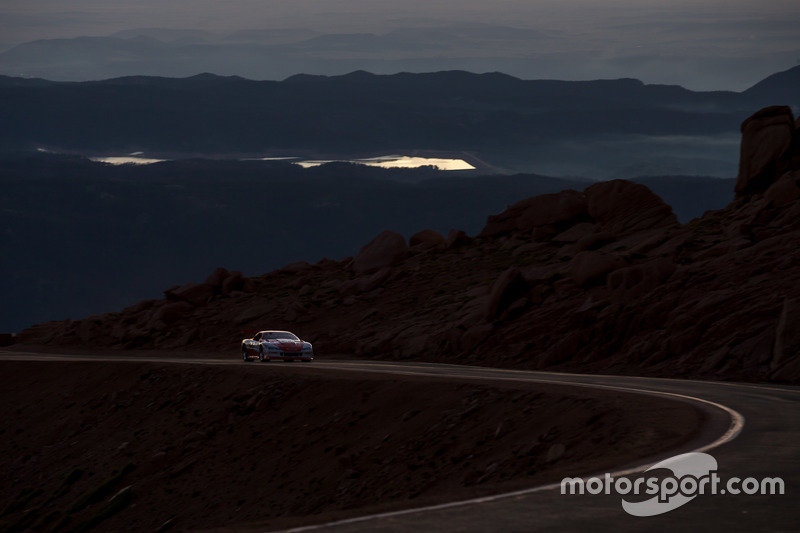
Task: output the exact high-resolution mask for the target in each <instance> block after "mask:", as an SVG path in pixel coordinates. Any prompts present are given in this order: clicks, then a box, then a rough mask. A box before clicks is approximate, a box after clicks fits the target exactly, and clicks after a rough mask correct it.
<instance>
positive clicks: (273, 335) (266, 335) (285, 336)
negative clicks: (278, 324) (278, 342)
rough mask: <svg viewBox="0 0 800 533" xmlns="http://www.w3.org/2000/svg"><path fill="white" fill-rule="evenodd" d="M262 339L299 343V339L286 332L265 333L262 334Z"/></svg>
mask: <svg viewBox="0 0 800 533" xmlns="http://www.w3.org/2000/svg"><path fill="white" fill-rule="evenodd" d="M261 338H262V339H289V340H293V341H299V340H300V339H298V338H297V336H296V335H294V334H292V333H289V332H287V331H267V332H264V335H262V336H261Z"/></svg>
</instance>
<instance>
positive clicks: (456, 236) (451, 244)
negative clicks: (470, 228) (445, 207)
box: [445, 229, 472, 250]
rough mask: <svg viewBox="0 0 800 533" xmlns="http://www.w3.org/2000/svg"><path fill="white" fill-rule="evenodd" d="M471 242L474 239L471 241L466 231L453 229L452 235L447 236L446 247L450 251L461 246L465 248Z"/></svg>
mask: <svg viewBox="0 0 800 533" xmlns="http://www.w3.org/2000/svg"><path fill="white" fill-rule="evenodd" d="M471 242H472V239H470V238H469V237H468V236H467V234H466V233H464V231H462V230H460V229H451V230H450V233H448V234H447V239H446V240H445V247H446V248H447V249H448V250H450V249H451V248H458V247H459V246H464V245H467V244H470V243H471Z"/></svg>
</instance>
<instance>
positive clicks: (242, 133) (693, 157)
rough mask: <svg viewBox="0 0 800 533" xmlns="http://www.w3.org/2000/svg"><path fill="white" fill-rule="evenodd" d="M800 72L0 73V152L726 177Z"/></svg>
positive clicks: (788, 99)
mask: <svg viewBox="0 0 800 533" xmlns="http://www.w3.org/2000/svg"><path fill="white" fill-rule="evenodd" d="M151 44H152V45H153V46H157V45H156V44H153V43H151ZM799 78H800V67H795V68H793V69H791V70H788V71H786V72H782V73H780V74H776V75H774V76H771V77H769V78H767V79H765V80H764V81H762V82H760V83H759V84H757V85H756V86H754V87H753V88H751V89H749V90H747V91H744V92H741V93H735V92H693V91H689V90H687V89H684V88H681V87H678V86H666V85H645V84H644V83H642V82H640V81H638V80H633V79H620V80H599V81H587V82H566V81H551V80H534V81H527V80H520V79H518V78H514V77H512V76H507V75H504V74H499V73H493V74H471V73H468V72H462V71H448V72H436V73H430V74H395V75H385V76H379V75H373V74H370V73H367V72H364V71H356V72H353V73H351V74H348V75H344V76H333V77H326V76H311V75H296V76H292V77H290V78H288V79H286V80H284V81H282V82H271V81H251V80H246V79H242V78H238V77H223V76H216V75H211V74H203V75H197V76H192V77H189V78H180V79H178V78H158V77H146V76H136V77H124V78H116V79H109V80H104V81H95V82H81V83H70V82H52V81H45V80H40V79H25V78H14V77H0V116H2V117H3V121H2V122H1V123H0V152H3V153H11V152H20V151H33V150H36V149H49V150H55V151H59V150H61V151H64V150H67V151H73V152H79V153H84V154H93V153H104V154H115V153H116V154H122V153H129V152H135V151H141V152H148V153H160V154H173V155H175V154H178V155H183V156H185V155H186V154H204V155H209V154H222V155H231V154H249V155H258V156H300V155H310V156H315V157H316V156H333V157H336V158H341V157H343V156H352V155H386V154H387V153H404V152H405V153H410V152H415V151H420V150H421V151H435V152H449V153H465V152H466V153H470V154H472V155H473V156H474V157H475V158H477V159H478V160H480V161H483V162H485V163H486V166H485V168H484V169H483V170H491V171H493V172H503V171H506V172H535V173H540V174H547V175H559V176H585V177H589V178H597V179H606V178H617V177H626V178H629V177H635V176H639V175H665V174H667V175H711V176H720V177H732V176H733V175H734V174H735V172H736V161H737V157H738V152H737V151H738V135H739V131H738V129H739V124H740V123H741V121H742V120H744V119H745V118H746V117H747V116H748V115H749V114H750V113H752V112H753V110H755V109H758V108H760V107H763V106H766V105H771V104H786V105H792V106H800V89H799V88H800V82H798V79H799Z"/></svg>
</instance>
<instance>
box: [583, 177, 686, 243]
mask: <svg viewBox="0 0 800 533" xmlns="http://www.w3.org/2000/svg"><path fill="white" fill-rule="evenodd" d="M585 192H586V202H587V205H588V211H589V216H591V217H592V218H593V219H594V220H595V221H596V222H597V223H598V225H600V226H601V228H602V229H603V230H605V231H608V232H611V233H613V234H614V235H625V234H629V233H633V232H636V231H641V230H646V229H651V228H657V227H665V226H672V225H675V224H677V223H678V219H677V218H676V217H675V214H674V213H673V212H672V208H671V207H670V206H668V205H667V204H666V203H664V200H662V199H661V198H659V197H658V196H657V195H656V194H655V193H654V192H653V191H651V190H650V189H648V188H647V187H646V186H644V185H642V184H640V183H634V182H632V181H627V180H611V181H604V182H600V183H596V184H594V185H592V186H590V187H588V188H587V189H586V191H585Z"/></svg>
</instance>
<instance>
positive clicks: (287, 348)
mask: <svg viewBox="0 0 800 533" xmlns="http://www.w3.org/2000/svg"><path fill="white" fill-rule="evenodd" d="M264 342H265V343H267V344H269V345H270V346H275V347H276V348H279V349H280V350H282V351H284V352H299V351H301V350H302V349H303V345H304V344H306V343H305V342H303V341H293V340H290V339H270V340H266V341H264Z"/></svg>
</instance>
